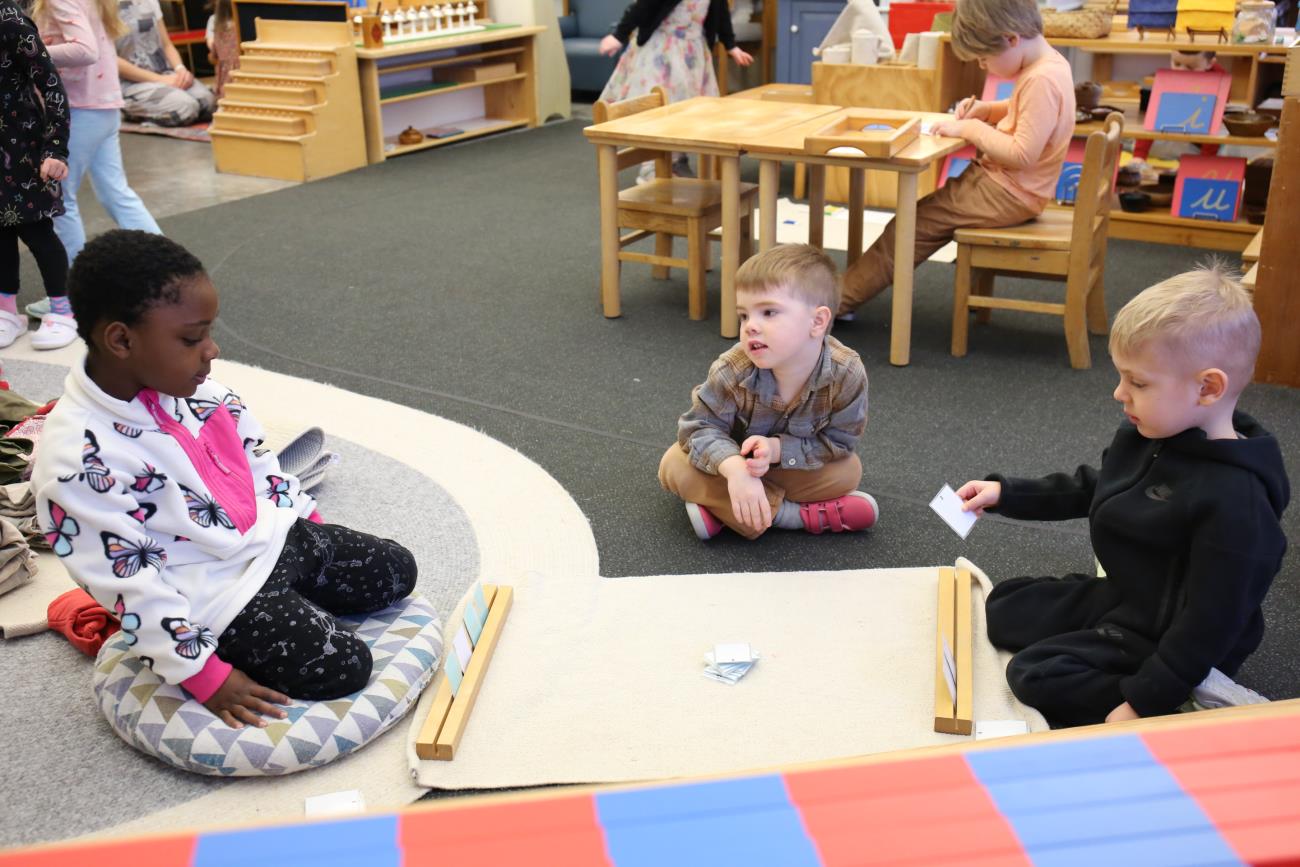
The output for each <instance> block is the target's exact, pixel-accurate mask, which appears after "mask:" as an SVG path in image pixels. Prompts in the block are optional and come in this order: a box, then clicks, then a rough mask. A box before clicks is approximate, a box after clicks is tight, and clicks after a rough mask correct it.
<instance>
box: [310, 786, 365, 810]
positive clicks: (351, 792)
mask: <svg viewBox="0 0 1300 867" xmlns="http://www.w3.org/2000/svg"><path fill="white" fill-rule="evenodd" d="M365 811H366V801H365V798H362V797H361V793H360V792H359V791H357V790H356V789H348V790H347V791H344V792H330V793H329V794H328V795H312V796H311V797H310V798H308V799H307V800H306V803H305V804H304V807H303V815H304V816H346V815H349V814H352V813H364V812H365Z"/></svg>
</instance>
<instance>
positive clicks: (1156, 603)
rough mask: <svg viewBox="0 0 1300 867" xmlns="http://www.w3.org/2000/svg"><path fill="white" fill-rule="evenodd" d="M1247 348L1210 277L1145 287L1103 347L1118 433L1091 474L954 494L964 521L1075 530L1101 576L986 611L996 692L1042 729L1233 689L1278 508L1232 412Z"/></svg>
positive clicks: (1227, 292) (1275, 545) (1253, 333)
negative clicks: (1006, 660)
mask: <svg viewBox="0 0 1300 867" xmlns="http://www.w3.org/2000/svg"><path fill="white" fill-rule="evenodd" d="M1259 339H1260V338H1259V320H1258V319H1257V318H1256V316H1255V312H1254V309H1253V307H1252V304H1251V297H1250V295H1249V294H1248V293H1247V292H1246V291H1245V290H1244V289H1243V288H1242V287H1241V285H1240V284H1239V283H1237V282H1236V281H1235V280H1233V279H1231V278H1230V277H1228V276H1227V275H1226V274H1225V273H1224V272H1222V271H1221V270H1220V269H1218V268H1207V269H1201V270H1197V271H1192V272H1189V273H1186V274H1180V275H1179V276H1177V277H1173V278H1171V279H1169V280H1166V281H1164V282H1163V283H1160V284H1157V285H1156V286H1152V287H1151V288H1149V289H1147V290H1146V291H1144V292H1142V293H1141V294H1139V295H1138V296H1137V297H1136V298H1134V299H1133V300H1132V301H1130V302H1129V303H1128V304H1126V305H1125V306H1124V308H1123V309H1122V310H1121V311H1120V312H1119V315H1118V316H1116V317H1115V323H1114V327H1113V328H1112V331H1111V336H1110V351H1111V358H1112V360H1113V362H1114V364H1115V367H1116V369H1117V370H1118V371H1119V375H1120V380H1119V385H1118V386H1117V387H1116V389H1115V399H1116V400H1117V401H1119V402H1120V403H1121V404H1123V406H1124V414H1125V416H1126V417H1127V421H1126V422H1125V423H1123V424H1121V425H1120V428H1119V430H1118V431H1117V432H1116V434H1115V439H1114V440H1113V441H1112V442H1111V444H1110V447H1109V448H1108V449H1106V451H1104V452H1103V453H1102V457H1101V469H1100V470H1095V469H1093V468H1092V467H1089V466H1081V467H1079V469H1078V470H1076V471H1075V473H1074V474H1073V475H1066V474H1064V473H1057V474H1054V475H1050V476H1046V477H1044V478H1041V479H1015V478H1008V477H1005V476H1000V475H992V476H989V477H988V478H987V479H986V480H984V481H972V482H967V483H966V484H965V485H963V486H962V487H961V489H960V490H958V492H957V494H958V496H960V497H961V498H962V499H963V500H964V501H965V504H964V506H963V508H964V509H965V510H966V511H975V512H977V513H980V512H982V511H983V510H984V509H996V511H997V512H998V513H999V514H1003V515H1006V516H1008V517H1012V518H1020V519H1027V520H1038V521H1059V520H1065V519H1068V518H1081V517H1083V516H1085V515H1086V516H1087V517H1088V522H1089V526H1090V532H1091V537H1092V546H1093V550H1094V551H1095V552H1096V555H1097V559H1098V560H1099V561H1100V563H1101V565H1102V568H1103V570H1104V572H1105V576H1106V577H1104V578H1096V577H1091V576H1086V575H1077V574H1076V575H1066V576H1065V577H1063V578H1014V579H1011V580H1008V581H1005V582H1003V583H1001V584H999V585H998V586H997V587H995V588H994V590H993V592H992V593H991V594H990V595H989V599H988V604H987V608H986V610H987V615H988V618H987V619H988V631H989V639H990V640H991V641H992V642H993V643H994V644H995V645H997V646H998V647H1002V648H1005V649H1007V650H1011V651H1013V652H1014V653H1015V656H1013V657H1012V659H1011V663H1010V664H1009V665H1008V666H1007V680H1008V682H1009V683H1010V686H1011V690H1012V692H1014V693H1015V695H1016V697H1017V698H1019V699H1020V700H1021V701H1023V702H1024V703H1025V704H1028V705H1030V706H1032V707H1035V708H1037V709H1038V710H1040V711H1041V712H1042V713H1043V715H1044V716H1046V717H1047V719H1048V720H1049V721H1050V722H1051V723H1052V724H1053V725H1086V724H1090V723H1099V722H1102V721H1106V722H1114V721H1118V720H1124V719H1133V718H1135V717H1139V716H1156V715H1160V714H1167V713H1172V712H1174V711H1175V710H1177V709H1178V707H1179V706H1180V705H1181V704H1183V702H1185V701H1186V700H1187V699H1188V697H1189V696H1190V695H1192V693H1193V690H1194V689H1197V687H1198V685H1201V684H1202V683H1203V682H1207V683H1208V684H1215V683H1218V684H1224V683H1226V684H1227V685H1228V686H1235V684H1232V683H1231V681H1229V680H1228V677H1230V676H1231V675H1234V674H1236V672H1237V669H1238V668H1239V667H1240V666H1241V663H1242V661H1243V660H1245V659H1246V657H1247V656H1249V655H1250V654H1251V653H1252V652H1253V651H1254V650H1255V648H1257V647H1258V646H1259V643H1260V640H1261V638H1262V637H1263V634H1264V616H1263V612H1262V611H1261V609H1260V604H1261V603H1262V602H1263V599H1264V595H1265V593H1267V592H1268V588H1269V585H1270V584H1271V583H1272V581H1273V578H1274V576H1275V575H1277V572H1278V569H1279V568H1280V566H1281V562H1282V554H1283V552H1284V551H1285V550H1286V537H1285V536H1284V535H1283V533H1282V529H1281V527H1280V526H1279V523H1278V520H1279V518H1280V517H1281V515H1282V511H1283V510H1284V509H1285V508H1286V505H1287V501H1288V500H1289V499H1290V489H1289V485H1288V483H1287V477H1286V470H1285V468H1284V467H1283V465H1282V454H1281V451H1280V450H1279V448H1278V444H1277V440H1276V439H1274V438H1273V436H1272V435H1271V434H1270V433H1269V432H1268V431H1266V430H1264V428H1263V427H1261V426H1260V425H1259V424H1258V423H1257V422H1256V421H1255V420H1254V419H1252V418H1251V417H1250V416H1248V415H1246V414H1245V413H1242V412H1237V411H1236V404H1237V398H1238V396H1239V395H1240V394H1241V391H1242V389H1243V388H1245V386H1246V384H1247V383H1248V382H1250V380H1251V376H1252V374H1253V372H1254V367H1255V356H1256V355H1257V354H1258V352H1259ZM1225 675H1226V676H1227V677H1225ZM1207 679H1208V681H1207ZM1239 689H1240V688H1239ZM1199 694H1200V693H1199V691H1198V695H1199Z"/></svg>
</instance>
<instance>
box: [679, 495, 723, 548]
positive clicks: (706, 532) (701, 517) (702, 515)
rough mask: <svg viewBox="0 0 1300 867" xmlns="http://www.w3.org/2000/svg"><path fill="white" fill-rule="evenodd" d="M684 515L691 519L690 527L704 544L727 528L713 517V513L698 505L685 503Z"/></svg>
mask: <svg viewBox="0 0 1300 867" xmlns="http://www.w3.org/2000/svg"><path fill="white" fill-rule="evenodd" d="M686 515H687V517H689V518H690V519H691V526H692V527H693V528H695V535H697V536H699V537H700V538H701V539H702V540H704V541H705V542H707V541H709V540H710V539H712V538H713V537H714V536H716V535H718V534H719V533H721V532H722V531H723V530H724V529H725V528H726V526H727V525H726V524H724V523H722V522H721V521H719V520H718V519H717V518H715V517H713V513H712V512H710V511H709V510H708V509H706V508H704V507H703V506H701V505H700V504H699V503H687V504H686Z"/></svg>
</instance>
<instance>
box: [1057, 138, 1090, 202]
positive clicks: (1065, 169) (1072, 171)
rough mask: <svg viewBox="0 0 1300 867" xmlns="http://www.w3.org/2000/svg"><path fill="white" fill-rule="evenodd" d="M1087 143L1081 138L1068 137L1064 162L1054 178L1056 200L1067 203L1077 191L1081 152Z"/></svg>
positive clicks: (1081, 170) (1080, 176)
mask: <svg viewBox="0 0 1300 867" xmlns="http://www.w3.org/2000/svg"><path fill="white" fill-rule="evenodd" d="M1087 149H1088V143H1087V141H1086V140H1084V139H1081V138H1075V139H1070V144H1069V146H1068V147H1067V148H1066V150H1065V162H1064V163H1062V164H1061V174H1060V176H1059V177H1058V178H1057V179H1056V201H1057V202H1059V203H1061V204H1068V203H1071V202H1073V201H1074V200H1075V198H1076V197H1077V196H1078V193H1079V179H1080V178H1082V177H1083V154H1084V152H1085V151H1086V150H1087Z"/></svg>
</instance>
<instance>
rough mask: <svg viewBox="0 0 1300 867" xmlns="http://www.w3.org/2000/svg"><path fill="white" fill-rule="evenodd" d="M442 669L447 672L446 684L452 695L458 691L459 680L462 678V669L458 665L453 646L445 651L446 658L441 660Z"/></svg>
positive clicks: (458, 660)
mask: <svg viewBox="0 0 1300 867" xmlns="http://www.w3.org/2000/svg"><path fill="white" fill-rule="evenodd" d="M442 670H443V671H444V672H446V674H447V685H448V686H450V687H451V694H452V695H453V696H455V695H456V693H458V692H460V682H461V680H462V679H463V678H462V676H461V672H462V671H463V670H464V669H462V668H461V665H460V658H459V657H457V656H456V650H455V648H453V649H451V650H449V651H447V658H446V659H445V660H443V663H442Z"/></svg>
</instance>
